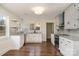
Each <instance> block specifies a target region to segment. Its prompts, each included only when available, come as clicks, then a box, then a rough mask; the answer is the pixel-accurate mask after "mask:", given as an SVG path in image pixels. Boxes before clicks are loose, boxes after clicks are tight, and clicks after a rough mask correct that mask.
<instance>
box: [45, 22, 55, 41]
mask: <svg viewBox="0 0 79 59" xmlns="http://www.w3.org/2000/svg"><path fill="white" fill-rule="evenodd" d="M47 23H52V24H53V34H54V22H46V41H47Z"/></svg>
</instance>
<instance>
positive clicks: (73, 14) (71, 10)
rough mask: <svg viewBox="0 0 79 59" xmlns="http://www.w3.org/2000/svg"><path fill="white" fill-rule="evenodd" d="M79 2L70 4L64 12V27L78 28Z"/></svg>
mask: <svg viewBox="0 0 79 59" xmlns="http://www.w3.org/2000/svg"><path fill="white" fill-rule="evenodd" d="M78 6H79V4H71V5H70V6H69V7H68V8H67V9H66V10H65V13H64V29H77V28H79V25H78V23H79V7H78Z"/></svg>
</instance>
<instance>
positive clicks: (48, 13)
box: [1, 3, 70, 18]
mask: <svg viewBox="0 0 79 59" xmlns="http://www.w3.org/2000/svg"><path fill="white" fill-rule="evenodd" d="M1 5H2V6H3V7H5V8H6V9H8V10H9V11H11V12H13V13H14V14H16V15H18V16H20V17H29V16H31V17H36V16H37V15H35V14H34V13H33V12H32V8H33V7H36V6H40V7H43V8H45V11H44V13H43V14H42V15H40V16H38V17H40V18H41V17H42V18H44V17H48V18H52V17H53V16H56V15H57V14H59V13H60V12H62V11H63V10H64V9H66V8H67V7H68V6H69V5H70V4H69V3H2V4H1Z"/></svg>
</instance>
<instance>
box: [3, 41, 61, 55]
mask: <svg viewBox="0 0 79 59" xmlns="http://www.w3.org/2000/svg"><path fill="white" fill-rule="evenodd" d="M3 56H61V53H60V52H59V51H58V50H57V49H56V48H55V47H54V46H53V45H52V44H51V43H50V42H49V41H48V42H43V43H39V44H38V43H27V44H25V45H24V46H23V47H22V48H21V49H19V50H10V51H8V52H7V53H5V54H4V55H3Z"/></svg>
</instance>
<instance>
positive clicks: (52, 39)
mask: <svg viewBox="0 0 79 59" xmlns="http://www.w3.org/2000/svg"><path fill="white" fill-rule="evenodd" d="M54 41H55V37H54V34H51V43H52V44H53V45H55V43H54Z"/></svg>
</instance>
